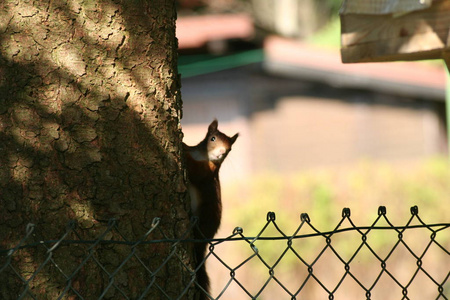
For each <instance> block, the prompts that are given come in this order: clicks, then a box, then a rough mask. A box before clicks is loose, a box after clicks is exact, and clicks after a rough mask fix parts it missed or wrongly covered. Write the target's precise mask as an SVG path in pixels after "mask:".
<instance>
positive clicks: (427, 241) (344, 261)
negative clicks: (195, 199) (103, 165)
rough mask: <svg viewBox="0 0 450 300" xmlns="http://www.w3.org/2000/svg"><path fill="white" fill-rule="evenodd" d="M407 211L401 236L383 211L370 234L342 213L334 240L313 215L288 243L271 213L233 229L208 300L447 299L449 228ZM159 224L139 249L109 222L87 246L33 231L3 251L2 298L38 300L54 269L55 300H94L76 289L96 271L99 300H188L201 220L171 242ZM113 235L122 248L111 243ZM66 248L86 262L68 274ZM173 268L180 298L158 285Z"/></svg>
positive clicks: (219, 247)
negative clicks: (114, 253) (129, 280)
mask: <svg viewBox="0 0 450 300" xmlns="http://www.w3.org/2000/svg"><path fill="white" fill-rule="evenodd" d="M410 211H411V217H410V219H409V220H408V221H407V222H406V224H405V225H402V226H396V225H394V224H392V223H391V221H390V220H389V218H388V217H387V214H386V208H385V207H379V209H378V214H377V217H376V219H375V220H374V222H373V223H372V224H371V225H369V226H357V225H356V224H354V223H353V221H352V219H351V212H350V209H348V208H344V209H343V210H342V218H341V220H340V221H339V222H338V224H337V225H336V226H335V227H334V228H333V229H332V230H330V231H320V230H318V229H317V228H316V227H315V226H314V225H313V222H312V221H311V220H310V218H309V216H308V214H301V215H300V223H299V225H298V227H297V228H296V229H294V231H293V233H292V234H287V233H286V232H285V231H286V230H283V229H282V228H281V226H280V225H279V221H277V219H276V216H275V213H273V212H269V213H268V214H267V219H266V223H265V225H264V226H263V228H262V229H261V230H260V232H259V233H258V234H257V235H256V236H251V237H250V236H246V235H244V230H243V229H242V228H239V227H237V228H235V229H234V230H233V232H232V234H231V235H230V236H228V237H226V238H216V239H211V240H208V243H209V248H208V251H207V255H206V257H205V260H204V263H206V264H207V266H206V267H207V270H208V273H209V276H210V278H211V281H212V291H211V295H208V296H209V298H210V299H449V297H450V296H449V295H450V284H449V276H450V252H449V248H450V232H449V230H448V228H449V226H450V223H440V224H427V223H425V222H424V221H422V219H421V218H420V217H419V214H418V208H417V207H416V206H414V207H412V208H411V209H410ZM161 222H162V220H161V219H159V218H155V219H154V220H153V223H152V226H151V228H150V229H149V230H148V231H147V232H146V234H145V235H144V236H143V237H142V238H141V239H140V240H138V241H129V240H127V239H126V237H123V236H122V235H121V233H120V232H119V229H118V226H117V221H116V220H110V221H109V223H108V226H107V228H106V229H105V231H104V232H102V233H101V234H99V235H98V238H96V239H94V240H83V239H81V235H79V234H78V231H77V230H78V229H77V224H76V223H75V222H70V223H69V224H68V225H67V228H66V230H65V232H64V234H63V235H62V236H60V237H59V238H57V239H55V240H36V238H35V232H36V230H37V228H36V226H35V225H33V224H28V226H27V227H26V231H25V234H24V236H23V238H22V240H21V241H20V242H19V243H18V244H17V245H16V246H15V247H14V248H12V249H0V259H1V260H0V297H1V295H2V293H1V290H2V289H3V290H6V289H10V288H11V286H12V285H11V286H10V285H9V283H10V282H11V281H14V282H16V283H17V282H19V284H16V285H14V286H15V287H18V288H17V290H14V291H13V293H14V294H16V295H17V298H16V299H42V297H41V296H40V295H41V294H39V293H37V292H36V291H35V290H34V289H33V286H34V285H33V283H34V282H36V281H39V280H42V278H40V276H44V275H43V274H44V270H48V269H52V272H53V273H52V274H55V276H59V277H62V282H64V284H63V285H62V286H61V287H60V291H59V295H58V297H57V298H58V299H92V298H89V297H87V296H85V295H83V294H82V292H81V290H82V289H81V288H80V287H79V286H77V285H76V284H74V282H75V281H76V279H77V277H79V276H82V275H81V274H82V272H81V270H82V269H83V268H85V267H86V266H87V265H88V264H91V265H92V264H93V265H95V266H96V269H97V270H98V272H99V273H100V274H101V276H103V277H104V278H105V284H104V286H103V287H102V292H101V293H100V294H99V295H98V297H96V299H113V298H114V299H150V298H149V295H150V292H152V293H153V294H155V292H156V293H157V294H158V295H159V296H158V299H184V298H186V297H187V295H188V293H189V292H188V291H189V290H191V289H192V288H193V287H196V286H197V285H196V281H195V272H196V270H195V269H193V268H192V267H191V266H190V265H188V264H186V263H185V259H184V258H182V257H181V256H180V254H179V251H178V248H179V246H180V245H181V243H195V242H198V241H196V240H193V239H188V238H186V237H188V236H190V231H192V229H193V227H194V226H195V223H196V220H193V222H192V227H191V228H189V230H188V231H187V232H184V233H182V234H181V235H180V237H179V238H175V239H174V238H168V237H167V235H166V234H165V233H164V231H163V230H162V229H161V227H162V226H161ZM112 233H114V236H122V238H121V239H117V240H116V239H111V238H110V235H111V234H112ZM156 233H157V234H156ZM108 236H109V237H108ZM155 237H158V238H156V239H155ZM161 237H162V238H161ZM111 245H121V246H122V247H123V249H124V251H122V256H118V258H117V259H120V261H118V263H117V266H115V267H114V268H111V267H109V266H108V265H107V264H106V263H105V262H104V260H102V259H101V258H100V257H101V255H102V250H101V249H102V247H108V246H111ZM161 245H164V246H165V247H167V248H168V249H169V251H168V252H167V253H168V254H167V257H165V259H163V260H162V261H161V263H160V265H159V266H156V267H154V266H148V265H146V264H145V263H144V261H145V259H143V258H144V257H145V256H146V255H148V254H149V251H148V249H151V247H160V246H161ZM67 247H68V248H69V249H70V251H69V252H70V253H76V255H77V256H78V257H79V258H80V259H79V263H78V264H77V265H71V266H63V265H64V264H63V263H61V258H58V252H59V251H60V249H61V248H67ZM144 247H146V248H145V251H144V249H143V248H144ZM148 247H150V248H148ZM71 248H73V249H71ZM30 249H33V251H35V253H40V255H41V259H40V260H39V263H35V264H34V267H33V268H31V269H30V268H29V267H28V268H27V269H26V270H24V269H23V268H22V267H21V265H20V261H21V260H22V258H23V257H26V256H27V255H28V254H29V251H30ZM65 253H67V252H65ZM74 255H75V254H74ZM173 260H176V261H178V262H179V264H181V265H182V266H181V270H183V272H186V274H187V275H188V277H189V278H190V281H189V282H186V283H185V284H184V286H182V287H180V289H179V290H178V291H177V294H176V295H173V291H167V290H165V288H164V286H163V285H161V284H159V281H158V277H161V276H163V275H162V274H163V273H164V271H163V270H164V268H165V267H166V264H167V263H168V262H169V261H173ZM131 263H132V264H134V265H139V267H140V268H142V269H143V272H144V273H145V274H146V275H145V276H146V284H145V285H144V286H142V287H141V289H140V290H139V291H137V295H138V296H137V297H136V296H131V295H129V294H127V291H126V289H124V288H123V286H122V284H121V281H123V279H122V278H123V277H124V276H126V275H125V270H126V266H127V265H128V264H131ZM45 274H48V272H47V273H45ZM197 288H198V289H200V287H198V286H197ZM9 292H11V291H9ZM201 292H205V291H201ZM10 294H11V293H9V294H8V295H10ZM3 298H4V299H6V298H5V296H3ZM45 299H48V298H45ZM55 299H56V297H55Z"/></svg>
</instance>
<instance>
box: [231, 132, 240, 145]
mask: <svg viewBox="0 0 450 300" xmlns="http://www.w3.org/2000/svg"><path fill="white" fill-rule="evenodd" d="M238 136H239V133H236V134H235V135H233V136H232V137H231V145H233V144H234V142H236V139H237V138H238Z"/></svg>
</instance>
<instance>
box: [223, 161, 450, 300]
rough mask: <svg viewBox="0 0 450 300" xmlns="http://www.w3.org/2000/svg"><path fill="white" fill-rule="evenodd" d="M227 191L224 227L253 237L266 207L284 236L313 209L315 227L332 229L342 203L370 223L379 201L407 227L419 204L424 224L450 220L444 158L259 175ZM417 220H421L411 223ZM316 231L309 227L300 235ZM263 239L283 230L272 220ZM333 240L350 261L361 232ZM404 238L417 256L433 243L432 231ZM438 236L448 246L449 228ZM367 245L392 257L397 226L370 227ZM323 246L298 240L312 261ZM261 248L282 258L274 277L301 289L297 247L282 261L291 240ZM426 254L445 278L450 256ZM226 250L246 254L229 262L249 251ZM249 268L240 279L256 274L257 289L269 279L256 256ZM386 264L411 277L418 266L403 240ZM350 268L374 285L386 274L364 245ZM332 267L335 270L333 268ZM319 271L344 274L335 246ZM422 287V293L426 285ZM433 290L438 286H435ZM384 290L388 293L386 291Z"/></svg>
mask: <svg viewBox="0 0 450 300" xmlns="http://www.w3.org/2000/svg"><path fill="white" fill-rule="evenodd" d="M223 193H224V197H223V198H224V200H225V201H226V202H227V205H226V211H225V212H224V224H223V225H222V227H227V228H231V227H232V226H240V227H242V228H243V229H244V234H245V236H247V237H251V236H256V235H257V234H258V233H259V232H260V230H261V229H262V228H263V226H264V225H265V224H266V214H267V212H268V211H273V212H275V213H276V223H277V225H278V226H279V228H280V229H281V230H282V231H283V232H284V234H286V235H292V234H294V233H295V231H296V230H297V228H298V226H299V225H300V223H301V221H300V214H301V213H303V212H306V213H308V215H309V217H310V219H311V224H312V225H313V226H314V227H315V228H317V229H318V230H320V231H332V230H333V229H334V228H335V227H336V225H337V224H338V223H339V221H340V220H341V218H342V215H341V211H342V208H344V207H349V208H350V209H351V220H352V221H353V222H354V224H355V225H356V226H370V225H372V224H373V223H374V221H375V219H376V218H377V217H378V214H377V212H378V207H379V206H386V209H387V214H386V216H387V218H388V219H389V221H390V222H391V223H392V224H393V225H396V226H404V225H406V223H407V222H408V220H409V219H410V217H411V213H410V207H412V206H414V205H417V206H418V207H419V216H420V218H421V219H422V220H423V221H424V222H425V223H427V224H432V223H442V222H448V221H449V219H448V216H449V215H450V205H449V203H450V168H449V162H448V160H447V159H446V158H435V159H431V160H428V161H426V162H423V163H420V164H419V163H417V164H414V165H411V164H406V163H405V164H401V165H398V164H397V165H395V166H393V165H388V164H384V163H376V162H371V161H363V162H361V163H359V164H357V165H355V166H353V167H345V168H342V169H339V170H338V169H330V170H321V171H305V172H301V173H298V174H290V175H284V174H273V173H266V174H261V175H258V176H255V177H253V178H251V179H250V180H248V181H246V182H239V183H234V184H231V185H226V186H224V187H223ZM230 223H232V224H230ZM412 224H418V222H417V221H413V222H412ZM386 225H387V223H386V221H384V220H383V219H380V221H379V222H378V223H377V226H386ZM347 227H350V224H349V223H348V221H345V222H344V223H343V224H342V226H341V227H340V228H347ZM312 232H313V231H312V230H311V229H309V226H308V225H307V224H305V226H304V227H302V228H301V230H300V231H299V233H298V234H309V233H312ZM261 236H276V237H279V236H281V234H280V233H279V232H278V231H277V229H276V228H275V227H274V226H273V225H269V226H268V227H267V229H266V230H265V231H264V233H263V234H262V235H261ZM331 240H332V243H331V245H332V246H333V248H334V249H335V250H336V251H337V252H338V253H339V255H340V256H341V257H342V258H343V259H344V260H345V261H349V260H350V259H351V258H352V256H353V255H354V253H355V251H356V249H358V247H359V246H360V245H361V235H360V234H359V233H357V232H355V231H351V232H343V233H339V234H335V235H333V236H332V238H331ZM403 240H404V241H405V242H406V243H407V244H408V246H409V247H411V249H413V251H415V253H417V254H418V255H421V254H422V251H423V250H424V248H425V247H426V245H427V244H428V243H429V242H430V231H429V230H428V229H410V230H408V231H406V232H405V233H404V234H403ZM436 240H437V241H438V242H439V243H441V245H443V246H444V247H447V249H448V245H449V244H450V234H449V233H448V230H445V231H441V232H439V233H438V235H437V237H436ZM367 242H368V244H369V245H370V247H371V248H372V249H373V250H374V251H375V252H376V253H377V254H378V255H379V256H380V257H381V258H382V259H386V258H387V257H388V254H389V252H390V251H391V250H392V248H393V247H394V245H395V244H396V243H397V242H398V233H397V232H395V231H393V230H372V231H371V232H370V233H369V234H368V236H367ZM325 245H326V243H325V239H324V238H323V237H314V238H306V239H296V240H294V241H293V245H292V246H293V249H295V251H298V252H299V253H300V255H301V257H302V258H303V259H305V261H306V262H307V263H310V264H311V263H312V262H313V261H314V260H315V259H316V257H317V256H318V255H319V253H320V252H321V251H322V249H323V248H324V247H325ZM255 246H256V247H257V249H258V251H259V255H260V256H261V257H262V258H263V259H264V261H265V262H266V263H267V264H268V265H269V266H273V265H274V264H275V263H276V262H277V265H276V268H275V274H276V275H277V278H278V279H280V280H281V281H282V282H283V283H285V282H287V284H288V285H290V284H292V286H296V284H298V282H297V281H295V280H296V279H297V280H298V278H304V277H305V276H307V271H306V267H305V266H304V265H303V263H302V262H301V261H300V260H299V259H298V258H297V257H296V255H295V254H294V252H293V251H292V250H288V251H287V252H286V255H285V256H284V257H283V258H282V259H281V260H279V261H278V259H279V258H280V256H281V255H282V253H283V251H284V250H285V249H286V248H287V244H286V241H285V240H278V241H263V240H259V241H256V242H255ZM428 252H432V253H427V255H426V256H425V261H426V266H425V268H426V269H427V270H431V271H432V272H434V273H433V274H435V275H434V276H436V278H438V279H442V278H441V275H442V274H443V275H442V276H444V275H445V274H446V272H447V271H446V270H444V272H443V273H442V272H441V271H442V270H441V269H442V261H445V260H446V259H447V258H446V254H445V253H444V251H442V250H439V249H438V247H435V246H433V247H431V249H430V250H429V251H428ZM226 253H229V255H231V256H232V257H240V258H239V259H235V260H233V259H230V261H236V262H237V261H240V260H242V259H243V257H242V256H245V255H244V254H243V253H244V252H243V251H241V252H240V251H233V250H229V251H226ZM424 264H425V263H424ZM249 265H250V266H249V271H247V272H248V273H246V272H245V271H240V273H239V274H241V273H242V275H240V276H242V277H243V278H252V280H250V279H249V283H248V284H249V285H250V286H251V287H253V286H252V284H254V285H255V286H254V288H255V289H257V288H258V284H259V281H260V280H263V279H264V278H267V276H268V275H267V272H268V269H267V267H266V266H264V264H262V263H261V262H260V261H259V259H253V260H252V261H251V262H250V263H249ZM387 265H388V268H389V270H391V271H393V272H394V273H395V272H399V274H400V273H401V272H403V271H402V270H404V269H405V268H406V269H407V270H408V272H407V273H408V274H410V273H411V274H412V272H413V271H414V268H415V267H416V263H415V261H414V259H413V257H412V256H411V254H410V253H409V252H408V250H406V248H405V247H404V246H403V245H400V246H398V247H397V248H396V250H395V251H394V253H392V255H390V256H389V258H388V260H387ZM350 267H351V270H352V272H354V273H356V274H357V275H359V276H360V277H359V279H360V280H363V282H366V283H367V284H369V283H370V282H373V280H374V276H376V274H378V273H379V272H380V262H379V261H378V260H377V259H376V258H375V257H374V255H373V254H372V253H371V252H370V250H369V249H368V248H367V247H363V248H362V249H361V250H360V252H359V253H358V254H357V255H356V257H354V258H352V261H351V264H350ZM330 268H331V269H332V270H336V271H335V272H329V271H328V270H330ZM409 268H411V270H409ZM314 270H315V274H316V275H318V276H319V277H320V278H323V279H324V280H331V281H336V282H337V280H338V279H339V278H340V276H342V273H343V271H344V270H343V264H342V263H341V262H340V261H339V260H338V259H337V258H336V256H335V255H334V254H333V253H332V251H331V249H328V250H327V251H325V252H324V254H323V255H322V257H321V258H320V259H319V260H318V261H317V263H315V264H314ZM441 273H442V274H441ZM395 274H397V273H395ZM398 276H400V275H398ZM253 278H259V279H258V280H253ZM291 281H292V282H291ZM252 282H254V283H252ZM297 288H298V287H297ZM393 288H395V285H394V286H393ZM318 289H319V290H320V288H318ZM417 289H418V291H419V292H420V285H419V287H417ZM427 289H428V288H427ZM387 290H389V289H387ZM424 290H426V289H424ZM428 290H430V289H428ZM431 290H433V291H434V288H431ZM379 292H380V293H385V292H386V291H384V290H383V289H382V290H380V291H379ZM400 292H401V291H400ZM400 292H399V293H400ZM268 293H269V292H268ZM308 293H309V292H308ZM311 293H312V292H311ZM308 295H309V294H308ZM311 295H313V294H311ZM267 297H268V298H267V299H269V298H270V297H269V296H267ZM381 298H383V297H381ZM261 299H263V297H262V298H261Z"/></svg>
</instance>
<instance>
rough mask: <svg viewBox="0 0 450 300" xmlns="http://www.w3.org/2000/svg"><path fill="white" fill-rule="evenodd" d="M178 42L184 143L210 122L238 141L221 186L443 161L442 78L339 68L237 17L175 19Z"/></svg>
mask: <svg viewBox="0 0 450 300" xmlns="http://www.w3.org/2000/svg"><path fill="white" fill-rule="evenodd" d="M268 2H270V1H268ZM282 2H283V3H287V2H289V1H282ZM291 2H297V1H291ZM286 22H287V21H286ZM286 35H288V36H289V35H290V34H286ZM177 36H178V39H179V46H180V53H181V56H180V68H179V71H180V73H181V78H182V99H183V118H182V125H183V131H184V133H185V142H186V143H188V144H195V143H197V142H198V141H200V140H201V139H203V137H204V135H205V133H206V128H207V126H208V124H209V123H210V122H211V121H212V119H214V118H217V119H218V120H219V128H220V129H221V130H222V131H224V132H225V133H228V134H230V135H231V134H234V133H235V132H240V137H239V139H238V142H237V143H236V144H235V146H234V149H233V152H232V153H231V154H230V158H229V159H227V160H229V162H227V163H226V164H224V167H223V170H222V179H223V180H226V179H228V178H233V179H238V178H239V177H246V176H248V175H250V174H252V173H255V172H264V171H279V172H294V171H297V170H301V169H305V168H315V167H324V166H341V165H345V164H348V163H352V162H355V161H357V160H360V159H364V158H369V159H374V160H384V161H388V162H400V161H414V160H418V159H422V158H424V157H428V156H433V155H436V154H441V153H444V152H445V151H446V145H447V142H446V132H445V131H446V130H445V102H444V98H445V71H444V69H443V68H438V67H432V66H428V65H424V64H421V63H406V62H404V63H384V64H361V65H358V64H357V65H343V64H342V63H341V62H340V55H339V51H338V50H323V49H320V48H317V47H314V46H311V45H308V44H305V43H303V42H300V41H299V40H298V39H296V40H294V39H292V38H290V37H283V38H281V37H279V36H276V35H264V36H261V35H259V33H257V31H255V30H254V22H253V18H252V17H251V16H250V15H249V14H242V13H240V14H229V15H207V16H187V17H179V20H178V24H177Z"/></svg>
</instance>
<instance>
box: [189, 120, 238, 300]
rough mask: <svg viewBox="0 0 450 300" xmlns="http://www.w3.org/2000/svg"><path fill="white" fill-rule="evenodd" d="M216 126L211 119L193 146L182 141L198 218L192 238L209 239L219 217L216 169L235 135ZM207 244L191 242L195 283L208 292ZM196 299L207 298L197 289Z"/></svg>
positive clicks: (217, 226) (193, 202)
mask: <svg viewBox="0 0 450 300" xmlns="http://www.w3.org/2000/svg"><path fill="white" fill-rule="evenodd" d="M217 127H218V122H217V120H214V121H213V122H212V123H211V124H210V125H209V127H208V133H207V134H206V137H205V138H204V139H203V141H201V142H200V143H199V144H198V145H196V146H187V145H186V144H184V143H183V147H184V155H185V161H186V166H187V173H188V178H189V192H190V195H191V202H192V213H193V214H194V215H195V216H197V217H198V229H196V230H195V231H194V238H195V239H212V238H213V237H214V235H215V234H216V232H217V230H218V229H219V226H220V221H221V217H222V201H221V193H220V181H219V169H220V166H221V165H222V162H223V161H224V159H225V158H226V156H227V155H228V153H229V152H230V151H231V146H232V145H233V143H234V142H235V141H236V139H237V137H238V134H235V135H234V136H233V137H231V138H230V137H228V136H227V135H225V134H223V133H222V132H220V131H219V130H218V128H217ZM207 246H208V243H195V246H194V249H195V256H196V262H197V283H198V284H199V286H201V287H202V288H203V289H204V290H206V291H207V292H208V293H209V278H208V274H207V273H206V268H205V264H204V262H203V260H204V258H205V254H206V249H207ZM199 299H201V300H203V299H208V297H207V296H206V295H205V294H204V292H201V293H200V298H199Z"/></svg>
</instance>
